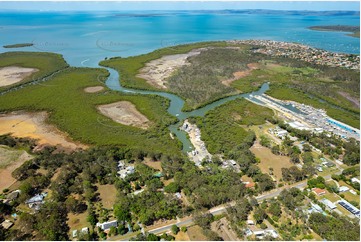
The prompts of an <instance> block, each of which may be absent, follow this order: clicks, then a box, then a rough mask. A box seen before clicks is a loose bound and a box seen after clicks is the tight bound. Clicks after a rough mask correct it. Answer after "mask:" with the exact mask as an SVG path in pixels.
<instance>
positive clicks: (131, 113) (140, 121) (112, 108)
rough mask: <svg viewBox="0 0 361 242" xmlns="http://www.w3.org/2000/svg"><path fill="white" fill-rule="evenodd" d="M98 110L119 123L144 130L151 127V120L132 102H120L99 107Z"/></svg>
mask: <svg viewBox="0 0 361 242" xmlns="http://www.w3.org/2000/svg"><path fill="white" fill-rule="evenodd" d="M98 110H99V111H100V112H101V113H102V114H104V115H105V116H107V117H109V118H111V119H112V120H114V121H115V122H117V123H121V124H124V125H129V126H134V127H138V128H142V129H147V128H148V127H149V120H148V119H147V117H146V116H144V115H143V114H141V113H140V112H139V111H138V110H137V108H136V107H135V106H134V104H132V103H131V102H127V101H120V102H116V103H110V104H105V105H100V106H98Z"/></svg>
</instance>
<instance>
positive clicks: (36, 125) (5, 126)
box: [0, 112, 87, 150]
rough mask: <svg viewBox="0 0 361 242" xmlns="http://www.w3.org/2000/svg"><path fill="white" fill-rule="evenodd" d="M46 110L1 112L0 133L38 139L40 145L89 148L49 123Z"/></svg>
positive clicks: (72, 148)
mask: <svg viewBox="0 0 361 242" xmlns="http://www.w3.org/2000/svg"><path fill="white" fill-rule="evenodd" d="M47 117H48V115H47V113H46V112H38V113H25V112H12V113H7V114H0V134H8V133H11V135H12V136H15V137H21V138H24V137H27V138H32V139H36V140H38V144H39V145H46V144H49V145H52V146H57V145H60V146H62V147H63V148H66V149H71V150H74V149H77V148H87V146H86V145H83V144H80V143H76V142H74V141H72V140H71V139H70V138H69V137H68V136H67V135H66V134H64V133H62V132H61V131H60V130H58V129H57V128H56V127H55V126H53V125H50V124H47V123H46V119H47Z"/></svg>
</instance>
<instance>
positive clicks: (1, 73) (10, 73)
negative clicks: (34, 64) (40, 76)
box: [0, 66, 39, 87]
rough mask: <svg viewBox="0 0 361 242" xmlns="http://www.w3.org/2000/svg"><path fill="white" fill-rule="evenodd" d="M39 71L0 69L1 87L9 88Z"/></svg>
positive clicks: (9, 67) (11, 67) (11, 68)
mask: <svg viewBox="0 0 361 242" xmlns="http://www.w3.org/2000/svg"><path fill="white" fill-rule="evenodd" d="M37 71H39V70H38V69H35V68H25V67H18V66H7V67H2V68H0V87H5V86H9V85H12V84H15V83H17V82H20V81H22V80H24V78H26V77H28V76H30V75H31V74H33V73H35V72H37Z"/></svg>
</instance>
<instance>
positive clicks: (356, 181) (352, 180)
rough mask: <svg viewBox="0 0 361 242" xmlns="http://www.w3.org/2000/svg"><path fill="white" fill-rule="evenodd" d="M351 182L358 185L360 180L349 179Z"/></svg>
mask: <svg viewBox="0 0 361 242" xmlns="http://www.w3.org/2000/svg"><path fill="white" fill-rule="evenodd" d="M351 182H353V183H358V184H360V180H359V179H357V178H356V177H353V178H351Z"/></svg>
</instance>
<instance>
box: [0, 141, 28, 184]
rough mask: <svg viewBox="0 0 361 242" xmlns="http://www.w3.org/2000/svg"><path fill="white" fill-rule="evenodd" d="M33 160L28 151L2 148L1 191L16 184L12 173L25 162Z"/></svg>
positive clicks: (0, 156) (0, 162) (0, 161)
mask: <svg viewBox="0 0 361 242" xmlns="http://www.w3.org/2000/svg"><path fill="white" fill-rule="evenodd" d="M32 158H33V156H31V155H29V154H28V153H27V152H26V151H23V150H15V149H11V148H9V147H7V146H0V177H1V179H0V191H2V190H4V189H5V188H8V187H10V186H11V185H12V184H13V183H14V182H16V179H14V178H13V177H12V176H11V173H12V172H13V171H14V170H15V169H16V168H18V167H20V166H21V165H22V164H23V163H24V162H25V161H27V160H30V159H32Z"/></svg>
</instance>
